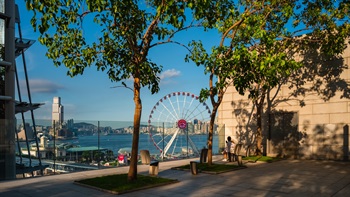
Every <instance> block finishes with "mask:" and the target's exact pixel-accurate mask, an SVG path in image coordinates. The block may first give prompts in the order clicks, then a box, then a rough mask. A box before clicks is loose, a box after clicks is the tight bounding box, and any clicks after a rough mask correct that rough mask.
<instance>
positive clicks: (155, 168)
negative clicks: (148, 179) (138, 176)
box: [149, 161, 159, 176]
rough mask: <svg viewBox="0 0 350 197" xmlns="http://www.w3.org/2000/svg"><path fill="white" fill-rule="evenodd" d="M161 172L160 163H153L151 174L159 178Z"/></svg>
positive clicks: (151, 164)
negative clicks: (159, 171)
mask: <svg viewBox="0 0 350 197" xmlns="http://www.w3.org/2000/svg"><path fill="white" fill-rule="evenodd" d="M158 170H159V161H152V162H151V163H150V165H149V174H150V175H154V176H157V175H158Z"/></svg>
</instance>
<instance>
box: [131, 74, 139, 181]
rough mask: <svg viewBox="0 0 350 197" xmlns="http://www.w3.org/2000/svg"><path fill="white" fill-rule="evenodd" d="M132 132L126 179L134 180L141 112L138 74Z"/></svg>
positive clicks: (135, 83)
mask: <svg viewBox="0 0 350 197" xmlns="http://www.w3.org/2000/svg"><path fill="white" fill-rule="evenodd" d="M134 103H135V113H134V132H133V134H132V149H131V159H130V167H129V173H128V181H129V182H131V181H134V180H136V179H137V162H138V150H139V136H140V121H141V112H142V103H141V98H140V79H139V77H138V75H135V78H134Z"/></svg>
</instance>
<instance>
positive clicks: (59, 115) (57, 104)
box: [52, 96, 64, 127]
mask: <svg viewBox="0 0 350 197" xmlns="http://www.w3.org/2000/svg"><path fill="white" fill-rule="evenodd" d="M63 121H64V116H63V105H62V104H61V97H57V96H56V97H53V103H52V125H53V123H55V124H56V127H57V126H59V127H61V126H62V124H63Z"/></svg>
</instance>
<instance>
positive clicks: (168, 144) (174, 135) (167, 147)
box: [163, 129, 180, 155]
mask: <svg viewBox="0 0 350 197" xmlns="http://www.w3.org/2000/svg"><path fill="white" fill-rule="evenodd" d="M179 131H180V129H176V131H175V132H174V134H173V136H172V137H171V139H170V140H169V142H168V143H167V145H166V146H165V148H164V150H163V152H164V153H163V154H164V155H166V153H167V152H168V150H169V148H170V147H171V145H172V144H173V142H174V140H175V139H176V136H177V134H178V133H179Z"/></svg>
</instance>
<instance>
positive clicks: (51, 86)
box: [20, 79, 64, 94]
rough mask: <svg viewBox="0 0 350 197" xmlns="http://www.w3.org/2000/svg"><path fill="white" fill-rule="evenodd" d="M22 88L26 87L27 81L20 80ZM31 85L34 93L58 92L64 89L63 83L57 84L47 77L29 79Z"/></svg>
mask: <svg viewBox="0 0 350 197" xmlns="http://www.w3.org/2000/svg"><path fill="white" fill-rule="evenodd" d="M20 84H21V85H20V86H21V88H24V87H26V84H25V81H24V80H21V81H20ZM29 87H30V91H31V92H32V93H49V94H51V93H57V92H58V90H60V89H64V87H63V86H62V85H59V84H56V83H54V82H52V81H49V80H46V79H32V80H29Z"/></svg>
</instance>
